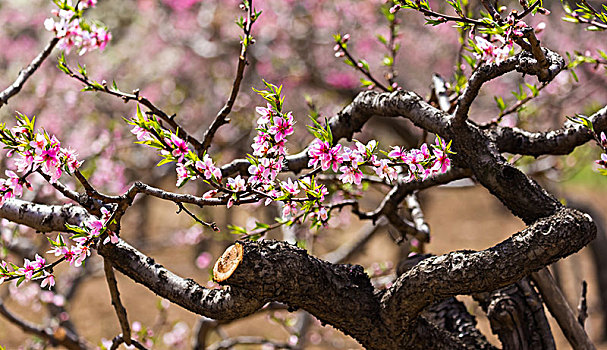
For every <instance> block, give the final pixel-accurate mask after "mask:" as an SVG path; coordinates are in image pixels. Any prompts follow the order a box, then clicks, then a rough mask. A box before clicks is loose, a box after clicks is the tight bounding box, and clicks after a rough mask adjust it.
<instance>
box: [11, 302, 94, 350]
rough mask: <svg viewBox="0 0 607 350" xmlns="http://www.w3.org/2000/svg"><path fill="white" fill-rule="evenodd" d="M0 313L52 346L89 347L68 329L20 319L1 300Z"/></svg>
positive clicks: (70, 348) (78, 349) (79, 349)
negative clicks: (40, 324)
mask: <svg viewBox="0 0 607 350" xmlns="http://www.w3.org/2000/svg"><path fill="white" fill-rule="evenodd" d="M0 315H2V316H4V318H6V319H7V320H8V321H9V322H11V323H12V324H14V325H16V326H17V327H19V328H21V330H22V331H24V332H26V333H30V334H33V335H35V336H38V337H40V338H42V339H46V340H47V341H49V342H50V343H51V345H53V346H57V345H61V346H64V347H65V348H67V349H69V350H87V349H90V347H89V346H88V345H87V344H86V343H85V341H84V340H81V339H79V338H78V337H77V336H76V335H74V334H73V333H72V332H70V331H69V330H68V329H66V328H63V327H59V328H57V329H55V330H53V329H51V328H45V327H42V326H39V325H36V324H33V323H30V322H28V321H25V320H22V319H20V318H19V317H17V315H15V314H13V313H12V312H10V311H9V310H8V309H7V308H6V307H5V306H4V303H3V302H2V300H0Z"/></svg>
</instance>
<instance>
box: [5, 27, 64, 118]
mask: <svg viewBox="0 0 607 350" xmlns="http://www.w3.org/2000/svg"><path fill="white" fill-rule="evenodd" d="M58 42H59V39H58V38H53V39H52V40H51V41H50V42H49V43H48V44H46V47H44V50H42V52H40V53H39V54H38V56H36V57H35V58H34V59H33V60H32V62H31V63H30V64H29V65H28V66H27V67H26V68H25V69H22V70H21V72H19V75H18V76H17V79H16V80H15V82H14V83H12V84H11V86H9V87H7V88H6V89H5V90H4V91H2V92H0V108H2V106H3V105H4V104H6V103H7V102H8V99H9V98H11V97H13V96H14V95H16V94H17V93H19V91H21V88H22V87H23V85H24V84H25V82H26V81H27V79H29V77H31V76H32V74H34V72H35V71H36V70H37V69H38V68H39V67H40V65H41V64H42V62H44V60H45V59H46V58H47V57H48V56H49V55H50V54H51V51H53V49H54V48H55V46H56V45H57V43H58Z"/></svg>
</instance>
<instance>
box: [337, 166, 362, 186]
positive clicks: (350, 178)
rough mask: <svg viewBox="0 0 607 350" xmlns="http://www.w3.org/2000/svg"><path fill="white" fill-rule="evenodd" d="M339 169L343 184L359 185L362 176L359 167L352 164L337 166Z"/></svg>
mask: <svg viewBox="0 0 607 350" xmlns="http://www.w3.org/2000/svg"><path fill="white" fill-rule="evenodd" d="M339 171H341V172H342V174H341V175H339V179H340V180H341V182H343V183H345V184H351V183H355V184H357V185H360V183H361V181H362V178H363V173H362V171H360V169H358V168H357V167H353V166H342V167H341V168H339Z"/></svg>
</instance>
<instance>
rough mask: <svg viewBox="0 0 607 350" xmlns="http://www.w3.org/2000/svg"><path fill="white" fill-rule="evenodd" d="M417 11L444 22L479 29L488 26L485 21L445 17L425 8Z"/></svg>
mask: <svg viewBox="0 0 607 350" xmlns="http://www.w3.org/2000/svg"><path fill="white" fill-rule="evenodd" d="M417 10H418V11H419V12H421V13H423V14H424V15H425V16H426V17H438V18H441V19H442V20H443V21H444V22H462V23H467V24H473V25H475V26H479V27H487V26H488V24H487V23H485V22H483V21H479V20H477V19H474V18H468V17H456V16H449V15H445V14H442V13H438V12H434V11H432V10H428V9H425V8H423V7H420V8H419V9H417Z"/></svg>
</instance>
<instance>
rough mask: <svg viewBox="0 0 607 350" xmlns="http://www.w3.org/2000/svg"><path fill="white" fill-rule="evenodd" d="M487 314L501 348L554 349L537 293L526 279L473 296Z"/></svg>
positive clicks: (506, 349)
mask: <svg viewBox="0 0 607 350" xmlns="http://www.w3.org/2000/svg"><path fill="white" fill-rule="evenodd" d="M474 299H475V300H476V301H478V302H479V304H480V306H481V308H482V309H483V310H484V311H485V312H486V313H487V317H488V318H489V321H490V323H491V329H492V331H493V333H495V334H497V336H498V337H499V339H500V341H501V342H502V347H503V349H504V350H526V349H528V350H535V349H538V350H540V349H546V350H550V349H555V348H556V347H555V344H554V338H553V337H552V333H551V331H550V325H549V324H548V320H547V319H546V315H545V314H544V307H543V303H542V300H541V298H540V296H539V295H538V294H537V292H536V291H535V290H534V289H533V286H531V284H530V283H529V279H528V278H523V279H522V280H520V281H518V282H516V283H514V284H511V285H509V286H507V287H504V288H500V289H498V290H495V291H493V292H490V293H479V294H476V295H474Z"/></svg>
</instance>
